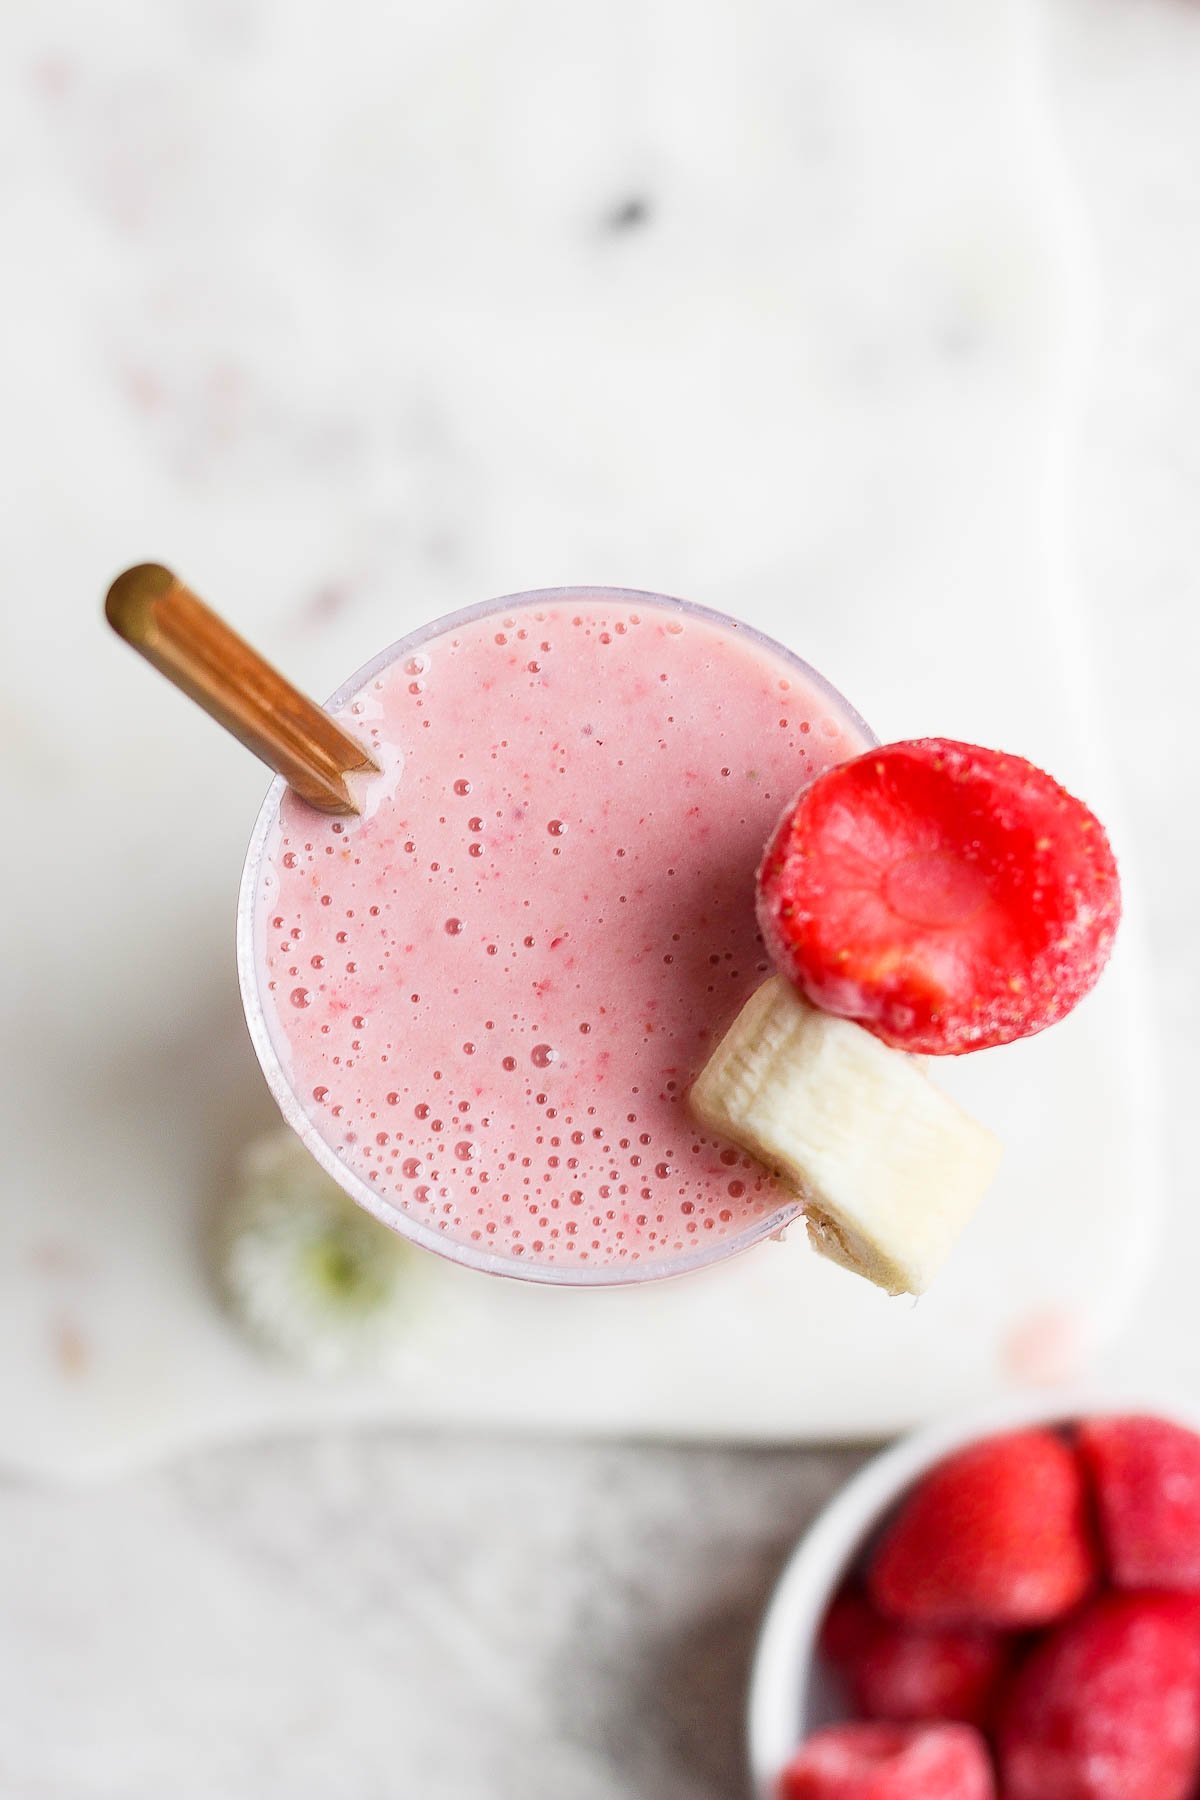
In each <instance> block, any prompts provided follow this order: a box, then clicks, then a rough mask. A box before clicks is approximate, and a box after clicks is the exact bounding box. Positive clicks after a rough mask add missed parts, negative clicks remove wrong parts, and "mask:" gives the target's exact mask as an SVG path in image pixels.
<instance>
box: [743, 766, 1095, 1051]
mask: <svg viewBox="0 0 1200 1800" xmlns="http://www.w3.org/2000/svg"><path fill="white" fill-rule="evenodd" d="M1120 914H1121V891H1120V884H1119V882H1118V879H1117V866H1116V862H1115V860H1114V857H1113V853H1112V850H1111V848H1110V846H1109V842H1108V839H1107V838H1106V836H1105V834H1104V831H1103V829H1102V827H1101V825H1100V823H1099V821H1098V820H1097V819H1096V818H1095V817H1094V816H1093V814H1092V813H1090V812H1089V811H1088V809H1087V807H1086V806H1084V805H1083V804H1082V802H1081V801H1079V800H1076V799H1073V798H1072V796H1071V795H1070V794H1068V793H1067V791H1066V790H1065V788H1061V787H1059V785H1058V783H1057V782H1056V781H1053V780H1052V779H1051V777H1050V776H1049V775H1046V774H1044V773H1043V771H1042V770H1041V769H1037V768H1035V767H1034V765H1033V764H1032V763H1029V762H1026V761H1025V760H1024V759H1023V758H1022V757H1019V756H1005V755H1002V754H1001V753H1000V752H999V751H996V750H981V749H978V748H977V747H975V746H974V745H971V744H958V743H953V742H951V741H950V740H949V739H946V738H920V739H917V740H915V741H914V742H912V743H907V744H888V745H886V746H885V747H884V748H882V749H879V750H868V751H867V752H866V754H865V755H863V756H858V757H855V758H854V759H853V760H852V761H850V762H845V763H840V764H838V765H837V766H836V767H834V768H832V769H827V770H826V771H825V773H824V774H822V775H819V776H818V777H817V778H816V780H815V781H813V782H811V783H810V785H809V786H808V787H806V788H805V789H804V791H803V792H802V793H801V794H800V795H799V796H798V798H797V799H796V800H795V801H794V802H793V803H792V805H791V806H790V807H789V808H788V810H787V812H785V814H784V815H783V818H782V819H781V820H780V822H779V824H778V826H777V827H776V829H775V832H774V835H773V836H772V838H771V841H770V843H769V845H768V846H767V851H766V854H765V856H764V858H763V861H762V865H761V867H760V869H759V872H758V918H759V924H760V926H761V928H762V933H763V936H764V938H765V939H766V942H767V948H768V950H769V951H770V953H771V956H772V957H773V959H774V961H775V963H776V965H777V967H778V968H779V969H780V971H781V972H782V973H783V974H784V975H786V976H788V977H789V979H790V980H792V981H793V982H795V984H796V986H797V987H798V988H799V989H800V990H801V992H802V993H804V994H806V995H807V997H808V998H809V999H810V1000H811V1001H812V1002H813V1004H814V1005H815V1006H819V1007H821V1008H823V1010H824V1011H826V1012H831V1013H838V1014H840V1015H842V1016H843V1017H844V1018H848V1019H854V1020H857V1022H858V1023H859V1024H860V1025H865V1026H866V1028H867V1029H868V1030H869V1031H873V1032H874V1033H875V1034H876V1036H877V1037H881V1038H882V1039H883V1040H884V1042H885V1043H888V1044H892V1045H894V1046H896V1047H897V1048H898V1049H901V1050H913V1051H919V1052H921V1053H923V1054H925V1055H930V1056H954V1055H958V1054H960V1053H961V1052H963V1051H965V1050H983V1049H986V1048H987V1047H988V1046H989V1045H991V1044H1007V1043H1009V1042H1010V1041H1011V1040H1012V1039H1013V1038H1020V1037H1027V1036H1029V1034H1030V1033H1031V1032H1035V1031H1042V1030H1044V1029H1045V1027H1046V1026H1047V1025H1053V1024H1054V1022H1055V1021H1056V1020H1057V1019H1061V1018H1062V1017H1063V1015H1064V1014H1065V1013H1068V1012H1070V1010H1071V1008H1072V1007H1073V1006H1076V1005H1077V1004H1078V1002H1079V1001H1080V1000H1082V999H1083V997H1084V995H1085V994H1086V993H1087V992H1088V991H1089V989H1090V988H1091V987H1092V986H1093V984H1094V983H1095V981H1096V980H1097V978H1098V976H1099V974H1100V971H1101V970H1102V969H1103V967H1104V964H1105V963H1106V961H1107V960H1108V954H1109V951H1110V949H1111V947H1112V941H1113V937H1114V935H1115V933H1116V929H1117V924H1118V921H1119V919H1120Z"/></svg>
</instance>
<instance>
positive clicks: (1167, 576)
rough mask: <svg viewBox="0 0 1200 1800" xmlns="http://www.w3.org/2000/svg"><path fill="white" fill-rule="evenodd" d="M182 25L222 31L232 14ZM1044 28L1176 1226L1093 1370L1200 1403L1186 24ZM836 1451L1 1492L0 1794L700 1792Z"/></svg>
mask: <svg viewBox="0 0 1200 1800" xmlns="http://www.w3.org/2000/svg"><path fill="white" fill-rule="evenodd" d="M197 10H201V9H200V8H199V7H198V9H197ZM211 11H212V14H213V16H214V17H216V18H218V19H219V20H223V21H225V24H226V26H227V28H228V29H230V30H236V29H237V27H238V18H239V12H238V9H237V8H236V7H235V6H232V5H217V4H214V5H213V6H212V8H211ZM1047 16H1048V26H1049V33H1048V49H1049V54H1050V57H1051V66H1052V71H1053V77H1054V84H1055V91H1056V95H1057V100H1058V105H1059V108H1060V117H1061V120H1062V125H1063V130H1064V135H1065V141H1066V146H1067V150H1068V154H1069V157H1070V159H1071V162H1072V165H1073V167H1074V170H1075V173H1076V177H1077V180H1078V181H1079V183H1080V185H1081V187H1082V190H1083V193H1084V196H1085V199H1086V201H1087V205H1088V209H1089V213H1090V216H1091V218H1092V221H1093V225H1094V230H1095V236H1096V246H1097V259H1098V266H1099V271H1100V276H1101V282H1102V289H1103V294H1104V300H1105V304H1104V314H1103V335H1104V346H1105V359H1104V378H1103V381H1102V383H1100V384H1099V385H1098V386H1097V389H1096V393H1095V396H1094V400H1093V404H1092V408H1091V416H1090V421H1089V429H1088V431H1087V434H1086V442H1085V445H1084V447H1083V454H1082V456H1081V458H1080V463H1079V471H1078V476H1079V478H1078V486H1077V510H1078V519H1077V526H1078V537H1079V542H1080V544H1081V547H1082V561H1083V568H1084V574H1085V580H1086V586H1087V591H1088V595H1089V600H1090V601H1091V603H1092V604H1093V605H1094V606H1095V607H1096V608H1097V609H1098V611H1099V614H1100V616H1102V617H1103V618H1104V619H1105V620H1106V621H1108V625H1109V635H1108V637H1107V640H1106V642H1105V644H1104V645H1103V646H1102V649H1101V651H1100V656H1101V659H1102V661H1104V662H1105V663H1106V665H1107V674H1108V675H1109V677H1110V678H1112V679H1114V681H1116V680H1119V683H1120V691H1121V692H1122V694H1123V696H1124V699H1123V702H1122V705H1121V708H1120V714H1119V717H1118V716H1114V717H1113V719H1112V720H1111V721H1110V722H1109V728H1110V730H1111V731H1112V733H1113V737H1114V741H1115V743H1116V746H1117V748H1118V749H1119V752H1120V755H1121V758H1122V761H1123V763H1124V765H1125V767H1126V769H1127V771H1128V776H1129V780H1130V783H1131V787H1132V792H1133V794H1134V796H1135V801H1136V804H1135V806H1134V808H1133V809H1132V820H1131V829H1132V830H1133V832H1134V833H1135V835H1136V837H1137V839H1138V848H1139V850H1140V852H1141V856H1142V860H1143V866H1144V868H1145V870H1146V872H1147V875H1148V877H1149V880H1148V883H1147V886H1148V894H1147V903H1148V906H1149V910H1150V923H1151V941H1152V948H1153V951H1154V986H1155V995H1154V997H1155V1000H1156V1003H1157V1005H1158V1008H1159V1016H1160V1021H1161V1030H1162V1038H1163V1047H1164V1051H1165V1057H1164V1067H1165V1071H1166V1075H1165V1079H1166V1095H1165V1098H1166V1100H1167V1103H1168V1105H1167V1114H1168V1121H1169V1123H1168V1153H1169V1168H1170V1173H1171V1178H1172V1188H1173V1208H1174V1210H1173V1213H1172V1220H1171V1227H1172V1232H1173V1241H1175V1242H1177V1243H1178V1244H1179V1246H1180V1251H1179V1254H1178V1255H1176V1256H1174V1257H1171V1258H1168V1259H1167V1260H1166V1261H1165V1263H1164V1265H1163V1267H1162V1269H1161V1271H1160V1273H1159V1274H1158V1276H1157V1277H1156V1280H1155V1285H1154V1288H1153V1291H1152V1293H1151V1295H1150V1297H1149V1299H1148V1301H1147V1303H1146V1305H1145V1306H1144V1308H1143V1311H1142V1314H1141V1317H1140V1319H1139V1321H1138V1323H1137V1325H1136V1327H1135V1328H1134V1329H1132V1330H1130V1331H1128V1332H1127V1333H1126V1335H1125V1338H1124V1340H1123V1342H1122V1345H1121V1347H1120V1349H1119V1352H1118V1353H1116V1354H1114V1356H1113V1359H1112V1361H1113V1366H1114V1367H1115V1368H1117V1369H1119V1370H1122V1371H1124V1370H1127V1369H1128V1368H1130V1367H1131V1366H1133V1365H1135V1364H1136V1365H1137V1367H1138V1368H1139V1370H1141V1371H1142V1372H1143V1379H1146V1378H1151V1379H1152V1378H1153V1377H1154V1376H1155V1375H1156V1374H1159V1375H1161V1376H1162V1377H1163V1379H1170V1380H1173V1381H1181V1382H1183V1383H1184V1384H1186V1385H1188V1386H1189V1387H1190V1388H1191V1389H1192V1390H1193V1391H1200V1344H1198V1343H1197V1340H1196V1335H1195V1331H1194V1326H1193V1324H1192V1320H1193V1317H1194V1276H1193V1269H1194V1266H1195V1260H1196V1259H1195V1254H1194V1245H1195V1243H1196V1241H1197V1236H1196V1231H1195V1227H1194V1225H1192V1223H1191V1216H1190V1210H1189V1209H1190V1208H1191V1206H1192V1205H1193V1199H1192V1196H1193V1191H1194V1174H1193V1167H1192V1163H1193V1158H1192V1155H1191V1149H1192V1146H1191V1143H1190V1127H1191V1122H1192V1118H1193V1116H1194V1112H1195V1102H1194V1095H1195V1092H1196V1089H1197V1083H1198V1080H1200V1053H1198V1051H1197V1048H1196V1044H1195V1035H1194V1023H1193V1021H1194V1009H1195V1006H1196V1002H1197V997H1198V994H1200V951H1198V949H1197V934H1196V928H1195V918H1194V915H1195V893H1196V884H1197V877H1198V875H1200V867H1198V863H1197V855H1196V832H1195V826H1194V795H1195V793H1196V792H1197V789H1198V785H1200V740H1198V739H1197V737H1196V734H1195V732H1194V730H1193V729H1192V712H1193V687H1194V683H1195V678H1196V673H1197V670H1198V668H1200V656H1198V654H1197V652H1198V650H1200V641H1198V640H1200V625H1198V623H1197V621H1198V619H1200V604H1198V602H1200V591H1198V590H1200V573H1198V564H1200V558H1198V557H1197V554H1196V544H1195V537H1196V532H1195V523H1194V519H1195V496H1196V494H1197V493H1198V492H1200V434H1197V432H1196V429H1195V421H1196V419H1197V417H1200V332H1198V330H1197V326H1196V323H1195V322H1196V320H1197V319H1198V318H1200V249H1198V239H1197V225H1196V219H1195V208H1194V170H1195V168H1196V166H1197V158H1198V157H1200V118H1198V117H1197V111H1196V106H1195V95H1196V93H1197V92H1198V91H1200V11H1198V10H1197V8H1196V7H1195V5H1194V4H1192V0H1047ZM47 78H48V79H50V80H51V81H52V82H53V80H55V79H56V77H55V76H54V74H53V71H52V70H51V71H50V72H48V76H47ZM1035 653H1036V646H1031V654H1035ZM1114 691H1115V690H1114ZM1137 1204H1138V1195H1137V1193H1136V1192H1131V1194H1130V1207H1131V1208H1136V1206H1137ZM1031 1253H1033V1252H1031ZM853 1460H854V1459H853V1455H852V1454H850V1453H840V1454H837V1455H826V1454H822V1453H817V1452H809V1453H794V1454H792V1453H780V1452H772V1453H770V1454H763V1453H755V1452H744V1453H733V1452H714V1451H704V1450H671V1449H666V1448H662V1449H659V1448H644V1449H640V1450H633V1449H628V1448H624V1447H620V1446H614V1447H603V1448H594V1447H588V1446H574V1447H568V1446H563V1445H556V1446H547V1445H541V1444H536V1443H531V1444H523V1445H508V1444H504V1443H502V1442H500V1441H496V1440H488V1439H486V1438H478V1437H476V1438H472V1439H469V1440H464V1439H455V1438H438V1437H406V1436H404V1435H400V1434H394V1435H389V1436H385V1437H369V1438H358V1439H356V1438H353V1437H345V1438H323V1439H319V1440H314V1441H313V1442H312V1443H309V1444H289V1445H270V1444H262V1445H256V1446H252V1447H251V1446H247V1447H245V1448H243V1449H239V1450H231V1451H223V1452H220V1453H217V1454H211V1455H208V1456H205V1457H202V1458H193V1459H190V1460H189V1461H187V1462H185V1463H182V1464H180V1465H178V1466H177V1467H175V1468H173V1469H168V1470H165V1471H162V1472H160V1473H156V1474H153V1475H149V1476H145V1477H141V1478H139V1479H138V1480H136V1481H130V1482H126V1483H122V1484H118V1485H115V1486H113V1487H110V1488H107V1489H104V1490H100V1491H97V1492H92V1493H81V1494H75V1495H62V1494H48V1493H44V1492H40V1491H38V1490H37V1489H34V1488H29V1487H22V1486H20V1485H15V1484H11V1485H7V1486H5V1487H4V1488H2V1489H0V1644H2V1645H3V1649H2V1651H0V1662H2V1663H3V1666H4V1668H5V1705H4V1707H3V1708H0V1785H2V1786H3V1787H4V1789H5V1791H6V1792H11V1793H13V1794H14V1795H20V1796H22V1800H23V1797H24V1796H29V1797H30V1800H39V1797H41V1796H46V1797H48V1800H102V1797H103V1800H108V1797H109V1796H112V1797H114V1800H116V1797H118V1796H119V1797H120V1800H143V1797H144V1800H150V1797H151V1796H154V1797H155V1800H157V1797H158V1796H160V1795H162V1794H163V1793H171V1794H172V1795H180V1796H182V1797H183V1800H191V1797H192V1796H196V1797H200V1796H204V1797H205V1800H208V1797H209V1796H213V1797H216V1800H224V1797H226V1796H228V1800H241V1797H242V1796H249V1795H254V1796H256V1800H257V1797H259V1796H262V1797H265V1800H274V1796H275V1795H279V1796H281V1797H282V1796H284V1795H287V1796H288V1797H289V1800H292V1797H295V1800H325V1797H326V1796H341V1795H343V1794H345V1795H347V1796H349V1795H354V1796H356V1797H360V1796H361V1797H365V1800H374V1796H376V1795H378V1796H381V1797H382V1796H389V1797H390V1796H392V1795H397V1796H407V1795H409V1794H412V1795H416V1794H420V1795H421V1796H422V1800H459V1797H460V1796H461V1797H463V1800H474V1797H475V1796H479V1797H480V1800H485V1797H486V1800H490V1797H491V1796H498V1797H499V1800H508V1796H510V1795H511V1796H512V1797H513V1800H516V1797H517V1796H521V1800H542V1797H543V1796H544V1797H545V1800H559V1797H560V1796H562V1795H569V1796H571V1797H572V1800H575V1797H578V1800H618V1796H628V1795H639V1796H640V1795H645V1796H647V1800H651V1797H652V1800H733V1797H739V1796H740V1794H741V1792H742V1787H741V1774H740V1750H739V1737H740V1705H741V1687H742V1681H743V1678H744V1671H745V1655H746V1650H747V1646H748V1640H749V1633H750V1630H751V1628H752V1621H753V1615H754V1613H755V1611H756V1609H757V1607H758V1606H759V1604H760V1603H761V1600H762V1597H763V1595H764V1592H765V1588H766V1585H767V1583H768V1581H769V1578H770V1575H771V1572H772V1570H773V1569H774V1568H775V1567H776V1566H777V1564H778V1562H779V1560H780V1559H781V1556H782V1553H783V1551H784V1549H785V1547H786V1544H787V1542H788V1541H789V1539H790V1538H791V1537H792V1536H793V1535H794V1533H795V1532H796V1531H797V1530H798V1529H799V1527H800V1526H801V1525H802V1524H803V1521H804V1519H805V1518H806V1517H807V1516H808V1514H809V1512H810V1511H811V1509H812V1507H813V1506H814V1505H815V1504H816V1503H817V1502H818V1500H819V1498H820V1496H821V1495H822V1494H823V1493H825V1492H827V1491H829V1489H830V1488H831V1487H832V1485H833V1484H834V1483H835V1482H836V1481H837V1480H838V1479H840V1478H841V1476H842V1475H843V1474H844V1473H845V1472H846V1470H847V1469H848V1468H849V1467H850V1466H851V1465H852V1463H853ZM485 1503H486V1506H487V1512H486V1515H485V1514H484V1513H483V1512H482V1507H483V1505H484V1504H485ZM481 1519H486V1524H485V1525H484V1526H483V1527H481V1523H480V1521H481Z"/></svg>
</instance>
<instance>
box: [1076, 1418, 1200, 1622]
mask: <svg viewBox="0 0 1200 1800" xmlns="http://www.w3.org/2000/svg"><path fill="white" fill-rule="evenodd" d="M1079 1450H1080V1454H1081V1456H1082V1457H1083V1461H1084V1466H1085V1467H1086V1468H1087V1470H1088V1472H1089V1474H1090V1475H1091V1478H1092V1487H1093V1489H1094V1491H1095V1495H1096V1505H1097V1510H1098V1512H1099V1514H1100V1535H1101V1537H1102V1538H1103V1540H1104V1548H1105V1550H1106V1552H1107V1555H1108V1572H1109V1575H1110V1576H1111V1578H1112V1580H1113V1581H1114V1582H1115V1583H1116V1585H1117V1586H1118V1587H1124V1588H1136V1587H1141V1588H1185V1589H1188V1590H1190V1591H1192V1592H1197V1591H1200V1437H1197V1435H1196V1433H1195V1432H1194V1431H1185V1430H1184V1428H1183V1426H1182V1425H1172V1424H1170V1423H1169V1421H1168V1420H1166V1419H1147V1418H1113V1419H1085V1420H1084V1422H1083V1424H1082V1425H1081V1426H1080V1427H1079Z"/></svg>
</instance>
